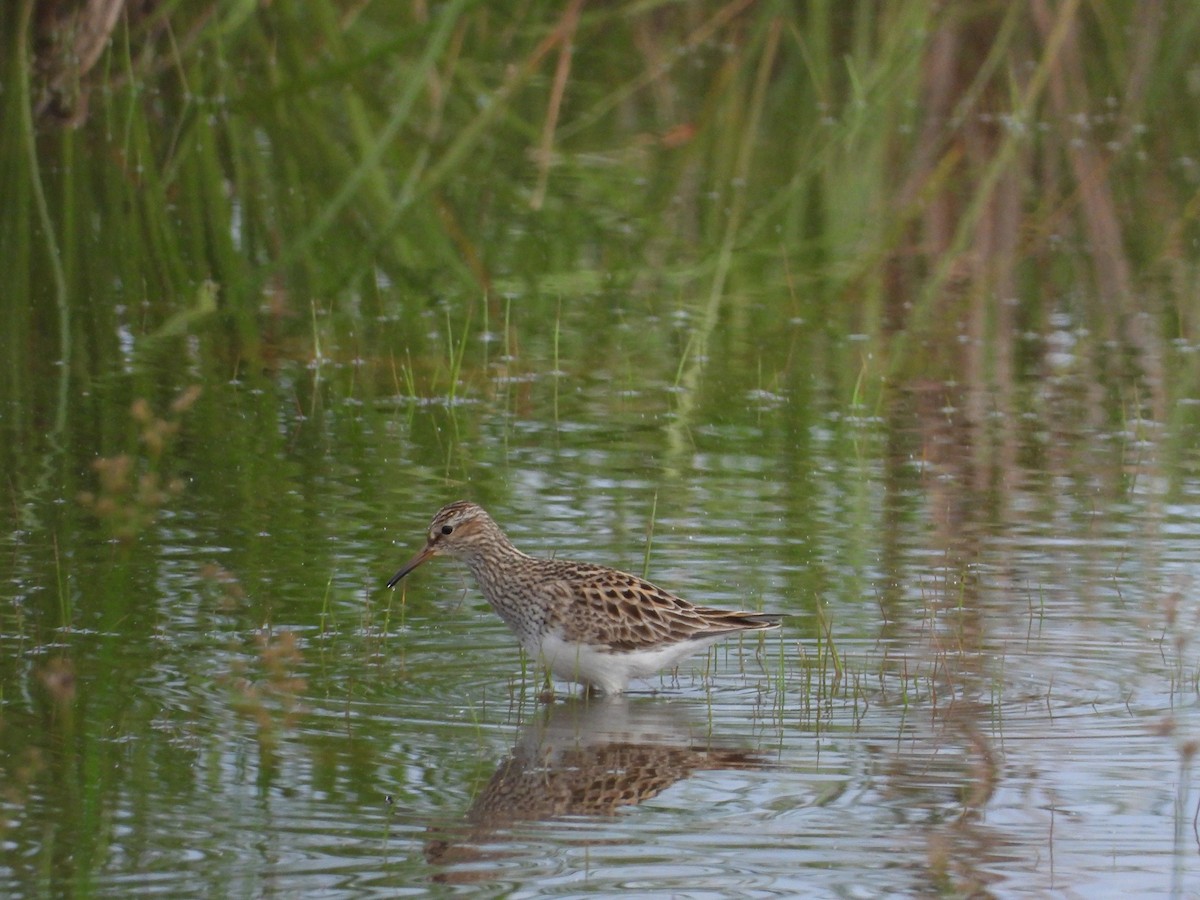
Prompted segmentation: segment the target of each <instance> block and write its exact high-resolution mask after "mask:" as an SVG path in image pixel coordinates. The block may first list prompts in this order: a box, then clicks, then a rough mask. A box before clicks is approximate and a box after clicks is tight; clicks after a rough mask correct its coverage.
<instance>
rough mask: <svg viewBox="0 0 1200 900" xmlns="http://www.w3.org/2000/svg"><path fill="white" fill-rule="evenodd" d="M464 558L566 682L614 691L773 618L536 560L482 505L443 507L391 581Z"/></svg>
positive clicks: (496, 605) (612, 574)
mask: <svg viewBox="0 0 1200 900" xmlns="http://www.w3.org/2000/svg"><path fill="white" fill-rule="evenodd" d="M441 555H445V556H453V557H455V558H456V559H459V560H461V561H462V562H464V563H466V565H467V568H469V569H470V570H471V574H472V575H474V576H475V581H476V582H477V583H478V584H479V588H480V590H481V591H483V596H484V597H485V598H486V599H487V602H488V603H489V604H490V605H491V607H492V609H494V610H495V611H496V612H497V613H498V614H499V615H500V618H502V619H503V620H504V621H505V623H506V624H507V625H508V627H509V628H510V629H512V631H513V633H514V634H516V636H517V639H518V640H520V642H521V646H522V647H524V648H525V650H526V652H527V653H529V654H530V656H532V657H533V658H534V659H537V660H539V661H540V662H541V663H542V664H544V665H545V666H546V667H547V668H548V669H549V670H550V671H551V672H553V673H554V674H555V675H557V676H558V677H559V678H562V679H564V680H566V681H575V682H579V683H580V684H583V685H586V686H587V687H589V688H591V689H594V690H598V691H601V692H603V693H619V692H621V691H624V690H625V688H626V687H627V686H628V684H629V681H630V679H632V678H642V677H645V676H647V675H653V674H654V673H655V672H657V671H659V670H660V669H665V668H668V667H671V666H674V665H676V664H678V663H679V662H680V661H681V660H683V659H685V658H686V657H688V656H691V655H692V654H693V653H696V652H698V651H700V650H703V649H704V648H706V647H708V646H709V645H711V644H713V643H715V642H716V641H719V640H721V639H722V638H726V637H729V636H730V635H732V634H739V633H741V632H745V631H766V630H768V629H771V628H778V627H779V621H780V619H781V616H778V615H770V614H764V613H749V612H731V611H728V610H722V609H708V608H706V607H703V606H695V605H693V604H691V603H689V602H688V601H686V600H683V599H681V598H679V597H676V596H675V595H674V594H671V593H668V592H667V591H664V590H663V589H662V588H659V587H655V586H654V585H653V584H651V583H650V582H648V581H646V580H645V579H643V578H638V577H637V576H636V575H629V574H627V573H625V572H618V571H617V570H616V569H610V568H608V567H606V566H597V565H592V564H590V563H582V562H568V561H566V560H560V559H536V558H534V557H532V556H527V555H526V554H524V553H522V552H521V551H520V550H518V549H517V548H516V547H514V546H513V543H512V541H510V540H509V539H508V537H507V536H506V535H505V534H504V532H503V531H501V530H500V526H499V525H497V524H496V523H495V522H494V521H492V517H491V516H489V515H488V514H487V513H486V512H485V511H484V510H483V508H482V507H480V506H478V505H476V504H474V503H470V502H468V501H465V500H459V501H458V502H456V503H451V504H449V505H448V506H444V507H442V508H441V509H440V510H439V511H438V513H437V515H435V516H434V517H433V521H432V522H431V523H430V525H429V537H428V540H427V541H426V542H425V546H424V548H423V549H422V550H421V551H420V552H419V553H418V554H417V555H416V556H414V557H413V558H412V559H411V560H409V562H408V563H407V564H406V565H405V566H404V567H403V568H402V569H400V571H398V572H397V573H396V574H395V575H393V576H392V578H391V580H390V581H388V583H387V586H388V587H389V588H391V587H395V586H396V583H397V582H398V581H400V579H401V578H403V577H404V576H405V575H407V574H408V573H409V572H411V571H412V570H413V569H415V568H416V567H417V566H419V565H421V563H423V562H425V560H427V559H429V558H430V557H433V556H441Z"/></svg>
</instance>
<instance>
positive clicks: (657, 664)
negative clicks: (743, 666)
mask: <svg viewBox="0 0 1200 900" xmlns="http://www.w3.org/2000/svg"><path fill="white" fill-rule="evenodd" d="M722 637H725V635H716V636H714V637H711V638H699V639H696V640H689V641H680V642H678V643H674V644H666V645H665V646H662V647H652V648H649V649H646V650H635V651H631V652H626V653H609V652H606V651H603V650H599V649H596V648H594V647H589V646H581V645H579V644H571V643H568V642H566V641H563V640H561V639H560V638H558V637H556V636H554V635H547V636H545V637H543V638H542V640H541V642H540V643H531V644H530V645H526V647H525V650H526V652H528V653H529V654H530V655H531V656H533V657H535V658H536V659H538V660H539V661H540V662H541V663H542V664H543V665H545V666H546V668H548V669H549V670H550V671H551V672H553V673H554V674H555V675H556V676H558V677H559V678H562V679H563V680H565V681H576V682H579V683H580V684H586V685H590V686H592V687H594V688H596V689H597V690H599V691H602V692H604V693H606V694H615V693H620V692H621V691H623V690H625V688H626V687H627V686H628V684H629V681H630V679H633V678H644V677H646V676H647V675H653V674H654V673H655V672H658V671H660V670H662V669H666V668H669V667H672V666H675V665H677V664H678V663H679V662H680V661H681V660H684V659H686V658H687V657H689V656H691V655H692V654H693V653H697V652H699V651H700V650H703V649H704V648H706V647H708V646H709V645H711V644H713V643H715V642H716V641H718V640H720V639H721V638H722Z"/></svg>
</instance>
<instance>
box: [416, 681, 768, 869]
mask: <svg viewBox="0 0 1200 900" xmlns="http://www.w3.org/2000/svg"><path fill="white" fill-rule="evenodd" d="M705 732H706V728H701V727H700V726H698V725H697V724H695V723H693V722H691V721H690V720H689V719H688V717H687V716H686V714H685V713H684V712H683V711H682V710H680V709H678V708H676V707H672V706H670V705H664V704H662V703H661V702H658V701H655V702H653V703H650V702H645V703H643V702H639V701H637V700H635V699H631V698H626V697H619V696H618V697H611V698H603V699H600V698H596V697H590V698H589V697H583V698H571V699H569V700H567V701H566V702H561V703H555V704H552V705H550V706H549V707H548V708H547V709H546V710H545V711H544V712H541V713H540V714H539V715H538V717H537V718H536V719H535V720H534V721H532V722H530V723H529V724H527V725H526V726H525V728H524V730H523V731H522V733H521V735H520V739H519V741H518V743H517V745H516V747H515V748H514V749H513V751H512V753H511V754H510V755H509V757H508V758H507V759H506V760H504V762H502V763H501V764H500V767H499V768H498V769H496V771H495V773H494V774H493V775H492V777H491V779H490V780H489V781H488V783H487V785H486V786H485V787H484V788H483V790H482V791H481V792H480V793H479V794H478V796H476V798H475V801H474V802H473V803H472V804H471V807H470V809H468V810H467V813H466V815H465V816H464V817H463V820H462V821H461V822H459V823H456V824H453V825H448V826H437V827H433V828H430V829H429V835H430V836H429V838H428V840H427V842H426V844H425V858H426V860H427V861H428V862H430V863H432V864H434V865H436V866H438V867H439V871H438V872H437V873H436V874H435V875H434V880H435V881H441V882H454V883H465V882H476V881H488V880H491V879H492V878H493V877H497V876H499V875H500V874H501V868H499V867H497V868H496V869H495V870H494V871H492V870H489V869H488V868H487V867H486V866H480V865H479V864H480V863H486V862H488V861H492V862H496V863H498V864H500V863H502V862H503V861H505V860H507V859H510V858H511V857H513V856H516V855H520V854H521V850H520V849H519V848H518V847H516V846H515V845H513V844H511V843H508V838H509V837H510V835H509V834H508V831H507V830H508V829H509V828H510V827H511V826H514V825H517V824H519V823H531V822H544V821H549V820H553V819H557V818H560V817H580V816H581V817H593V818H596V817H610V816H614V815H616V814H617V813H618V812H619V811H621V809H622V808H623V807H630V806H636V805H637V804H639V803H643V802H644V801H646V800H649V799H651V798H653V797H656V796H658V795H659V794H660V793H662V792H663V791H665V790H666V789H667V788H669V787H671V785H673V784H675V783H676V782H679V781H683V780H684V779H686V778H689V777H691V776H692V775H693V774H695V773H696V772H704V771H726V770H757V769H763V768H767V767H768V766H769V765H770V763H769V762H767V760H766V758H765V757H764V756H763V755H762V754H759V753H755V752H753V751H750V750H744V749H730V748H722V747H719V746H714V745H713V744H712V742H711V738H710V736H709V735H708V734H706V733H705Z"/></svg>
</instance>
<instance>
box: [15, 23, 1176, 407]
mask: <svg viewBox="0 0 1200 900" xmlns="http://www.w3.org/2000/svg"><path fill="white" fill-rule="evenodd" d="M103 5H105V4H104V3H103V2H101V0H95V2H93V3H86V2H80V3H77V4H72V5H69V6H67V7H66V8H65V10H64V8H63V7H56V6H55V5H52V4H46V3H38V2H34V0H23V2H21V3H17V4H9V5H7V6H6V8H5V10H4V12H3V13H0V28H2V29H3V40H4V42H5V46H6V48H7V49H8V50H10V51H13V52H7V53H6V54H5V57H4V59H5V61H6V62H5V68H6V71H5V83H6V84H11V85H14V86H16V88H17V89H16V90H9V91H6V92H5V95H4V98H3V103H4V118H5V122H9V123H14V124H15V125H16V126H17V127H11V128H5V129H4V134H3V135H2V136H0V160H2V161H3V167H2V171H3V173H4V174H3V175H0V179H2V181H0V189H2V190H3V194H4V196H5V198H6V202H5V203H4V204H3V208H2V209H0V252H2V253H3V256H4V259H5V260H7V261H8V269H9V271H8V283H9V286H10V290H9V291H7V292H5V296H4V299H3V301H0V303H3V311H4V312H5V314H6V316H7V321H10V322H12V323H13V327H12V328H11V329H9V330H8V331H7V332H6V335H5V337H3V338H0V342H2V343H3V347H2V348H0V349H3V350H4V351H6V353H5V355H6V358H8V359H10V360H13V361H14V362H13V363H12V364H10V366H8V367H5V368H6V370H7V373H6V375H5V376H4V377H5V379H6V381H7V384H6V385H5V386H4V387H5V388H6V391H7V392H11V391H13V390H19V382H21V380H22V379H24V378H26V377H27V373H24V372H22V371H20V367H19V365H18V364H17V363H16V361H17V360H19V359H24V358H27V357H26V354H27V353H31V352H32V356H31V357H29V358H33V359H43V360H51V359H55V358H59V357H65V356H66V355H67V352H68V347H70V346H71V344H72V343H73V342H72V341H71V340H70V338H71V336H72V335H73V336H74V338H75V341H74V343H75V344H76V345H77V351H76V353H75V354H74V357H75V358H74V359H72V360H70V368H71V369H72V370H73V371H74V372H76V373H77V374H78V373H87V372H96V371H101V370H103V369H104V368H105V367H106V366H111V365H112V364H113V361H115V360H116V359H118V358H119V356H120V354H121V349H120V338H119V335H121V334H126V335H129V336H130V337H131V338H132V339H133V340H134V341H135V342H136V341H139V340H141V339H142V338H144V337H145V336H146V335H151V334H155V333H156V332H158V331H159V330H160V329H162V328H163V327H164V325H165V324H166V323H167V322H170V321H176V322H177V321H179V320H178V319H177V318H173V317H178V316H179V315H180V314H181V313H184V312H185V311H186V310H188V309H191V308H193V307H194V306H195V298H196V297H197V296H200V295H201V293H202V292H203V291H204V290H205V288H204V287H203V286H204V285H206V284H209V283H211V284H212V285H214V286H215V289H216V292H217V297H218V298H219V315H218V316H217V317H216V320H215V324H213V325H210V326H206V325H203V324H201V323H198V322H197V323H193V324H192V325H191V326H190V327H191V329H192V330H193V331H195V332H196V333H197V334H198V335H199V336H200V339H201V342H202V347H203V351H204V353H205V354H206V356H207V357H209V358H212V359H214V360H216V361H218V362H217V364H218V365H219V366H221V367H224V368H225V369H226V370H227V371H232V370H240V369H242V368H244V367H249V368H253V369H257V368H260V367H266V368H268V369H270V368H271V367H272V366H274V365H277V364H278V362H279V360H280V359H289V358H292V359H306V358H313V357H315V355H316V347H317V342H318V339H319V338H320V336H321V335H320V334H319V331H320V330H321V329H317V328H314V327H313V323H314V320H313V316H312V314H311V313H312V311H313V310H314V309H320V310H323V311H324V314H325V315H326V316H327V317H328V318H327V321H325V322H324V323H323V324H322V328H324V329H327V332H326V334H325V335H324V337H325V340H324V341H323V342H322V346H323V349H325V350H326V351H328V352H330V353H333V354H335V355H336V354H346V353H350V352H353V353H355V354H358V355H360V356H363V357H365V358H366V359H367V360H368V361H369V362H370V363H371V364H372V365H375V366H377V369H378V371H376V372H375V373H374V374H373V375H371V376H370V377H368V378H367V380H366V383H367V384H374V385H377V386H378V387H379V389H380V390H384V389H386V387H387V386H389V385H391V384H393V383H394V359H395V356H396V354H397V353H398V352H400V351H399V350H398V348H403V350H402V352H403V354H404V358H411V359H412V360H413V364H412V366H411V367H410V369H409V370H408V373H409V374H410V375H411V376H412V377H413V378H414V379H416V381H417V383H418V384H423V385H425V388H424V389H426V390H433V389H434V388H433V385H435V384H440V387H439V388H438V390H440V391H441V392H444V393H447V394H449V395H451V396H453V394H454V391H455V385H450V387H449V390H447V386H446V384H445V381H444V373H445V371H446V370H447V368H449V369H457V368H458V366H459V365H462V366H464V372H463V375H464V377H467V378H469V377H470V367H471V366H473V365H477V364H484V365H486V364H487V363H488V362H489V357H488V356H487V355H486V354H485V355H484V356H483V357H481V358H479V359H473V358H472V357H470V356H468V357H466V358H464V359H460V360H458V361H455V360H452V359H447V358H446V353H447V352H448V351H447V350H446V349H445V348H446V347H447V343H448V342H447V340H446V335H443V334H441V333H440V329H441V326H442V325H443V324H445V323H447V322H448V323H449V326H448V327H449V328H450V329H451V330H452V331H454V332H457V333H461V332H462V331H463V330H465V329H467V328H468V323H473V325H471V326H470V327H472V328H474V329H476V330H482V329H484V328H487V327H492V328H495V327H498V323H501V322H509V324H508V326H507V327H508V328H509V329H516V328H518V327H519V328H521V329H522V330H523V332H524V338H525V340H524V342H522V341H517V340H512V339H511V335H510V336H509V337H507V338H506V342H508V343H511V345H512V346H513V347H515V348H516V349H517V352H518V354H519V353H520V352H521V350H522V349H523V348H528V346H529V343H530V342H531V341H532V342H534V343H535V345H536V346H543V345H547V344H548V343H549V342H551V341H555V342H557V341H561V351H562V355H563V357H564V358H567V359H575V360H579V361H580V364H584V365H586V364H587V360H588V358H589V355H590V354H597V353H598V354H609V355H612V354H617V355H618V356H627V357H630V358H636V357H643V356H644V355H645V354H644V352H643V351H645V350H646V349H649V348H652V349H653V350H654V352H653V353H651V354H650V356H651V358H654V359H656V360H659V361H660V362H661V365H662V367H663V369H662V371H663V372H667V373H673V372H678V381H679V383H680V385H682V386H683V388H684V389H683V390H682V391H681V392H680V406H679V409H678V410H677V412H678V414H679V415H678V421H679V423H680V427H681V428H683V429H685V430H686V428H687V425H688V422H689V420H690V419H691V416H692V413H691V411H690V410H691V406H692V405H693V404H695V403H696V402H698V397H699V399H703V397H702V396H701V395H700V394H699V392H701V391H703V384H704V380H703V378H702V377H701V376H702V375H703V374H704V373H705V371H706V370H707V368H708V366H709V364H710V359H711V358H712V357H713V356H715V355H718V354H729V353H733V352H736V348H737V347H739V346H745V345H752V346H755V347H756V348H757V351H758V354H757V358H756V359H754V360H753V361H752V362H753V370H754V371H755V372H756V373H758V374H756V376H755V377H756V378H757V379H758V380H760V381H761V380H762V379H763V378H764V375H763V374H762V373H764V371H765V378H766V380H767V381H770V382H771V383H780V382H783V381H787V380H788V378H789V374H788V373H789V371H790V369H791V367H794V366H795V357H796V351H797V348H798V347H803V348H804V350H805V352H813V353H817V354H822V353H823V350H822V343H823V339H822V337H821V336H822V335H824V340H825V341H827V340H830V339H832V340H833V341H835V342H836V341H844V340H845V339H846V338H847V337H849V336H852V335H864V336H866V343H865V344H863V345H861V346H862V347H863V353H862V354H859V355H853V354H851V355H850V356H846V357H844V358H842V359H839V361H837V362H836V365H835V367H834V368H833V369H831V370H830V371H829V374H831V375H833V377H834V383H835V385H836V387H835V391H836V393H838V394H839V395H840V396H842V397H844V398H847V399H848V398H850V397H851V396H852V395H854V394H855V393H856V392H858V391H861V389H862V385H863V382H862V373H863V366H864V364H865V363H869V369H870V373H871V376H872V378H871V379H869V383H872V384H873V383H875V381H876V379H878V378H888V379H892V380H898V381H900V382H906V381H910V380H912V379H914V378H938V379H945V378H953V379H960V380H963V379H965V380H967V381H968V382H969V383H971V384H975V385H979V386H984V387H989V386H990V387H992V388H994V389H997V390H998V391H999V392H1000V393H1001V394H1004V393H1005V392H1007V391H1009V390H1010V385H1011V382H1012V380H1013V379H1014V378H1015V377H1016V376H1017V374H1018V373H1017V372H1016V369H1017V368H1019V367H1020V366H1022V365H1023V364H1026V363H1027V362H1028V361H1026V360H1023V358H1022V356H1021V350H1020V347H1019V336H1020V335H1021V334H1022V333H1024V332H1027V331H1033V332H1040V331H1043V330H1045V329H1047V328H1049V327H1050V325H1049V322H1050V320H1051V318H1052V316H1053V315H1055V314H1056V313H1061V314H1063V315H1065V316H1066V317H1067V318H1068V320H1070V321H1071V322H1072V323H1073V324H1074V325H1076V326H1078V327H1082V328H1086V329H1087V330H1088V331H1089V332H1090V333H1092V334H1094V335H1096V336H1097V338H1096V339H1097V340H1098V341H1115V342H1117V343H1118V344H1120V345H1121V346H1123V347H1125V348H1127V350H1128V353H1127V358H1128V359H1132V360H1133V361H1134V364H1135V365H1137V366H1141V367H1143V368H1145V369H1148V370H1150V372H1149V374H1151V375H1152V376H1154V377H1153V378H1152V379H1151V381H1159V382H1161V381H1163V379H1162V378H1161V377H1160V376H1162V375H1163V373H1162V372H1161V371H1158V370H1159V369H1161V352H1160V349H1159V348H1160V347H1161V344H1162V342H1163V340H1165V339H1170V338H1174V337H1180V336H1182V337H1188V336H1190V334H1191V333H1192V332H1193V331H1194V325H1193V322H1194V319H1195V316H1196V313H1195V309H1194V307H1195V298H1194V292H1192V291H1190V290H1189V289H1188V288H1187V285H1188V284H1189V283H1190V279H1189V277H1188V276H1189V274H1190V273H1191V272H1193V271H1194V268H1195V252H1194V244H1195V238H1196V221H1195V220H1196V213H1197V209H1198V208H1200V201H1197V196H1198V194H1197V183H1198V179H1197V175H1196V171H1195V165H1194V162H1193V163H1189V162H1188V160H1191V159H1192V157H1193V155H1194V153H1193V150H1194V147H1195V145H1196V138H1197V135H1196V129H1197V122H1200V116H1197V115H1196V113H1197V96H1196V93H1197V92H1196V91H1195V90H1194V89H1192V88H1185V89H1180V85H1185V86H1186V85H1189V84H1191V83H1192V82H1193V81H1194V54H1192V53H1191V52H1190V48H1191V47H1192V46H1194V43H1195V40H1196V37H1197V31H1198V26H1200V10H1197V8H1195V7H1194V6H1192V5H1189V4H1186V3H1182V2H1178V3H1170V2H1157V3H1150V4H1146V5H1143V6H1139V7H1136V8H1135V7H1131V6H1130V5H1128V4H1123V3H1115V2H1112V3H1104V2H1099V3H1092V4H1087V5H1085V4H1082V3H1079V2H1073V0H1072V2H1064V3H1058V4H1052V3H1049V2H1045V0H1030V2H1027V3H1015V4H1004V5H999V6H990V5H986V4H985V5H972V6H969V7H964V6H962V5H950V6H947V5H945V4H938V3H932V2H928V0H901V2H896V3H889V4H884V5H865V4H852V5H847V4H842V3H835V2H816V3H811V4H806V5H804V6H803V7H793V6H792V5H790V4H781V3H770V2H764V3H752V2H747V0H734V2H728V3H703V4H677V3H652V4H624V5H620V4H618V5H608V6H596V7H587V6H584V7H582V9H580V8H579V7H577V6H576V5H567V6H566V7H564V6H562V5H561V4H556V3H549V2H541V3H537V2H535V3H528V4H523V5H522V6H520V7H517V8H514V9H512V10H508V9H497V8H494V7H492V6H490V5H480V4H472V3H469V2H465V0H458V2H451V3H447V4H444V5H438V6H436V7H431V6H427V5H425V4H422V3H417V4H411V5H410V4H399V5H393V4H348V3H344V2H341V3H338V2H331V0H309V2H304V3H298V4H253V3H240V4H235V5H231V6H224V5H214V4H203V3H185V2H164V3H158V4H147V5H143V6H141V7H138V9H137V10H136V11H132V10H126V11H125V13H124V14H123V15H122V16H121V17H118V18H117V19H116V20H115V22H114V26H113V28H112V31H111V34H110V35H109V40H108V42H107V44H106V45H104V49H103V52H101V53H99V54H97V55H96V56H95V60H94V63H93V64H92V65H91V66H90V67H89V68H88V69H87V70H86V71H74V72H72V71H71V67H72V59H73V58H75V57H78V56H80V55H81V54H80V53H74V54H73V53H72V50H73V49H75V50H78V48H79V46H81V44H82V43H83V37H80V35H81V33H83V32H86V31H87V29H85V28H84V27H83V26H82V25H81V24H80V22H81V21H83V20H84V16H85V13H86V12H87V11H88V10H89V9H91V8H94V7H98V6H103ZM109 5H111V3H110V4H109ZM94 18H96V17H95V16H93V19H94ZM93 24H94V23H93ZM72 41H75V43H74V44H73V43H72ZM91 43H92V44H94V43H95V40H94V35H92V39H91ZM89 46H90V45H89ZM75 65H77V66H78V65H79V63H78V62H76V63H75ZM64 73H65V74H64ZM43 198H44V199H43ZM54 298H59V300H60V302H59V303H57V304H55V303H54V302H53V299H54ZM505 298H507V299H505ZM513 298H519V300H520V302H519V304H518V305H517V306H516V307H515V312H514V314H513V315H512V317H511V321H510V320H509V317H508V316H507V315H506V314H505V310H506V309H507V308H508V307H507V304H509V303H511V302H512V300H513ZM564 299H566V300H567V301H568V302H569V303H576V304H580V305H581V307H582V309H581V311H580V313H579V314H578V317H573V316H570V315H568V316H565V317H564V319H563V320H562V321H563V322H566V323H570V322H576V323H577V325H578V328H577V329H575V332H576V333H574V334H573V333H572V330H571V329H567V330H564V331H562V333H561V335H560V334H559V332H558V329H559V325H560V319H559V315H558V308H559V304H560V303H561V302H562V301H563V300H564ZM438 305H444V307H445V309H444V310H442V311H438V310H437V309H435V308H434V307H436V306H438ZM476 305H483V306H484V309H483V310H482V313H483V314H482V315H476V314H475V313H476V310H474V307H475V306H476ZM626 309H628V310H636V311H638V313H639V314H640V313H649V314H651V315H654V316H657V317H661V318H662V319H663V320H664V321H668V320H670V318H671V317H673V316H674V317H677V316H678V315H679V314H680V313H682V314H683V315H684V316H685V319H684V321H685V325H686V327H685V328H684V329H683V332H684V333H683V334H682V335H681V334H680V329H679V328H678V327H666V326H664V327H662V328H661V329H657V330H654V331H652V332H651V333H649V334H644V335H643V336H642V337H641V338H640V340H639V341H638V342H632V343H630V344H629V345H624V344H623V343H619V341H618V339H617V338H615V337H613V336H612V329H611V327H610V323H611V322H612V321H613V320H614V319H619V318H620V317H621V314H622V310H626ZM447 317H448V318H447ZM801 325H802V326H803V327H801ZM351 347H353V350H351V349H350V348H351ZM812 362H813V363H814V364H816V365H818V366H820V365H822V364H823V363H822V360H821V359H819V358H818V359H816V360H813V361H812ZM831 362H832V361H831ZM1034 363H1036V360H1035V361H1034ZM439 373H440V374H439ZM1192 377H1194V376H1192ZM1006 386H1007V387H1006ZM1149 402H1151V403H1153V404H1155V405H1157V406H1158V407H1159V408H1160V409H1161V408H1162V405H1163V400H1162V398H1161V397H1158V398H1153V397H1152V398H1151V399H1150V401H1149Z"/></svg>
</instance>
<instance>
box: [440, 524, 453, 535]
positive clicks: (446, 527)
mask: <svg viewBox="0 0 1200 900" xmlns="http://www.w3.org/2000/svg"><path fill="white" fill-rule="evenodd" d="M453 530H454V526H453V525H443V526H442V534H450V532H452V531H453Z"/></svg>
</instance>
